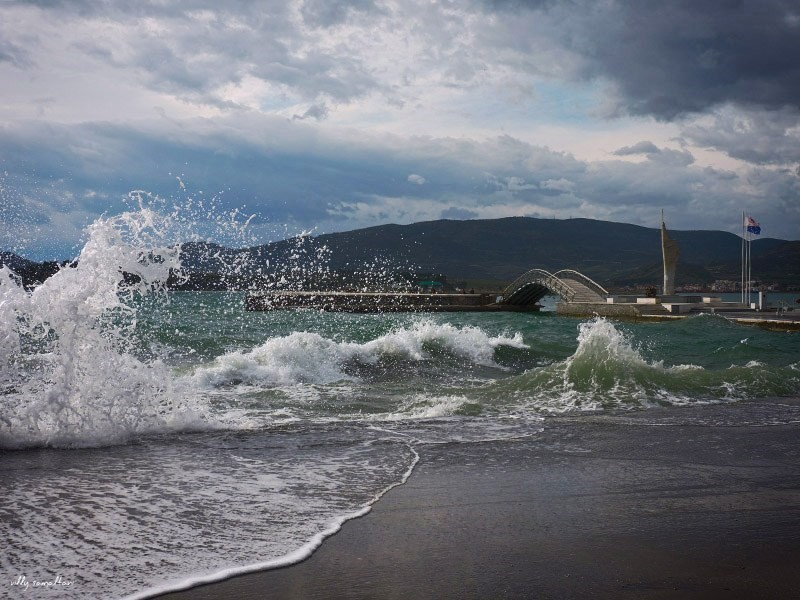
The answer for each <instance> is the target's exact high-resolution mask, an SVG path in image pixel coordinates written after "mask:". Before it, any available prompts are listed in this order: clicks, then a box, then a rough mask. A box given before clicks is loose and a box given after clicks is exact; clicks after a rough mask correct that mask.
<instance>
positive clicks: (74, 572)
mask: <svg viewBox="0 0 800 600" xmlns="http://www.w3.org/2000/svg"><path fill="white" fill-rule="evenodd" d="M95 234H96V235H95V236H94V237H92V241H95V242H97V244H96V246H97V253H96V254H94V253H93V250H92V248H93V247H92V246H91V243H90V244H87V248H88V250H87V249H85V250H84V252H85V256H82V260H81V262H80V265H79V268H78V269H67V270H65V271H64V272H62V273H59V274H58V275H56V276H55V277H53V278H51V279H50V280H48V282H47V283H46V284H45V285H44V286H42V287H40V288H37V290H36V291H35V292H33V293H32V294H31V293H28V292H25V291H24V290H22V289H21V288H19V287H18V286H17V285H16V283H15V281H14V279H13V275H12V274H10V273H9V272H8V271H7V270H4V271H3V272H2V273H0V324H1V325H2V329H1V330H0V351H1V352H2V353H3V361H2V366H0V369H2V371H0V447H2V450H0V475H1V476H0V532H2V535H3V538H4V540H7V541H6V543H5V544H4V547H3V549H2V550H0V568H1V569H2V572H3V574H4V577H5V579H6V581H4V582H3V583H2V584H0V598H18V597H22V595H21V594H22V592H21V590H22V582H24V581H27V582H29V583H30V582H33V581H39V582H50V581H52V582H55V581H58V583H57V584H54V585H53V586H51V587H50V588H48V595H49V596H51V597H59V598H86V597H97V598H122V597H146V596H148V595H152V594H153V593H156V592H157V591H159V590H166V589H175V588H179V587H183V586H187V585H191V584H193V583H197V582H200V581H204V580H213V579H215V578H220V577H223V576H227V575H230V574H232V573H236V572H242V571H246V570H251V569H255V568H263V567H269V566H275V565H278V564H286V563H291V562H294V561H297V560H299V559H301V558H303V557H304V556H307V555H308V553H309V552H311V551H312V550H313V549H314V548H315V547H316V546H317V545H318V544H319V543H321V541H322V540H323V539H324V537H325V536H327V535H330V534H331V533H333V532H335V531H336V529H337V528H338V527H339V526H340V524H341V523H342V522H343V521H344V520H346V519H348V518H352V517H353V516H355V515H359V514H363V513H364V511H366V510H368V509H369V507H370V506H371V505H372V504H373V503H374V502H376V501H378V499H379V497H380V495H381V494H383V493H384V492H385V491H386V490H387V489H390V488H391V487H392V486H394V485H398V484H401V483H402V482H403V481H405V479H406V478H407V477H408V476H409V475H410V474H411V473H412V472H413V468H414V465H415V464H416V461H417V458H418V456H419V454H420V452H421V451H422V450H423V449H424V447H425V446H426V445H428V444H443V443H450V444H471V443H479V442H481V441H484V440H509V441H511V440H516V439H520V438H526V437H535V436H537V435H540V434H541V432H542V431H543V430H545V429H547V427H548V420H549V419H552V418H553V417H554V416H557V415H570V416H571V417H574V418H575V419H584V418H596V417H597V416H598V415H611V416H620V415H622V416H624V415H628V414H632V411H635V412H636V413H637V414H639V413H645V414H652V415H653V419H654V420H657V421H658V422H659V423H662V424H676V423H678V424H680V423H683V424H692V423H695V424H696V423H699V422H701V419H706V420H708V419H712V420H716V421H722V422H725V423H727V424H731V425H735V424H736V423H737V422H739V423H741V422H745V421H746V422H747V423H748V424H753V423H755V424H758V425H764V426H769V425H775V424H780V423H787V422H797V421H798V420H800V411H798V408H797V405H796V403H793V402H789V401H788V400H787V399H795V398H797V397H798V396H800V334H798V333H779V332H770V331H764V330H761V329H758V328H755V327H747V326H742V325H737V324H735V323H731V322H729V321H727V320H725V319H724V318H722V317H719V316H698V317H692V318H689V319H686V320H682V321H677V322H667V323H633V322H617V321H611V320H606V319H599V318H595V319H575V318H567V317H558V316H556V315H555V314H553V313H547V312H545V313H541V314H530V313H527V314H521V313H456V314H433V315H425V314H391V315H380V314H372V315H370V314H367V315H363V314H359V315H354V314H343V313H325V312H318V311H310V310H302V311H283V312H264V313H253V312H245V311H244V309H243V307H244V297H243V294H241V293H217V292H184V293H158V292H156V293H153V292H149V291H148V290H152V289H153V288H157V287H158V286H157V285H156V284H157V282H158V281H159V279H160V278H162V279H163V278H164V276H165V274H166V273H167V269H168V268H169V267H170V260H171V259H170V257H169V256H167V259H163V260H159V261H153V262H152V264H149V263H147V261H143V259H142V254H141V252H139V249H138V247H136V246H132V247H131V246H129V245H126V244H124V243H117V242H114V238H113V236H111V234H110V233H109V231H108V230H107V229H104V228H103V227H99V228H98V231H96V232H95ZM100 234H103V235H100ZM98 237H99V238H100V240H99V241H98ZM111 242H114V243H111ZM164 253H165V254H168V253H167V251H166V250H165V252H164ZM172 258H173V259H175V260H177V257H172ZM137 265H138V266H137ZM173 266H174V265H173ZM121 268H123V269H125V270H128V271H131V270H134V269H137V268H138V269H140V271H141V273H142V275H143V282H142V284H141V285H142V287H140V288H139V289H138V290H136V292H135V293H129V291H126V289H125V288H120V287H118V286H117V283H118V280H119V278H120V269H121ZM145 292H147V293H145ZM698 407H719V410H716V409H715V411H714V412H711V413H709V412H707V411H706V412H703V411H700V412H698V410H697V409H698ZM753 407H757V410H754V409H753ZM648 411H649V412H648ZM709 415H711V416H709ZM20 578H23V579H20ZM15 582H16V583H15ZM65 582H69V585H66V584H65Z"/></svg>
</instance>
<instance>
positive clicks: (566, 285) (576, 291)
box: [501, 269, 608, 306]
mask: <svg viewBox="0 0 800 600" xmlns="http://www.w3.org/2000/svg"><path fill="white" fill-rule="evenodd" d="M547 294H556V295H557V296H558V297H559V298H561V299H562V300H563V301H565V302H605V301H606V297H608V291H606V289H605V288H604V287H603V286H601V285H600V284H599V283H597V282H596V281H593V280H592V279H590V278H589V277H587V276H586V275H584V274H583V273H580V272H578V271H575V270H573V269H562V270H560V271H557V272H556V273H550V272H549V271H545V270H544V269H531V270H530V271H528V272H527V273H524V274H523V275H520V276H519V277H517V279H515V280H514V281H513V282H512V283H511V285H509V286H508V287H507V288H506V289H505V290H504V291H503V299H502V301H501V304H510V305H513V306H529V305H532V304H535V303H537V302H538V301H539V300H541V299H542V298H544V297H545V296H546V295H547Z"/></svg>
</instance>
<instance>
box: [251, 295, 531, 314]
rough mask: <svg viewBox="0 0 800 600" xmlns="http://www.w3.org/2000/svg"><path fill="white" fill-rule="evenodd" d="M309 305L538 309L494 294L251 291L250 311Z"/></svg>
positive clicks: (320, 307)
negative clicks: (511, 301) (252, 292)
mask: <svg viewBox="0 0 800 600" xmlns="http://www.w3.org/2000/svg"><path fill="white" fill-rule="evenodd" d="M295 308H310V309H316V310H325V311H333V312H362V313H367V312H499V311H516V312H519V311H528V312H530V311H538V310H539V309H540V308H541V307H540V306H539V305H538V304H536V305H527V306H512V305H508V304H500V303H498V297H497V296H496V295H494V294H424V293H422V294H418V293H409V292H315V291H309V292H296V291H276V292H267V293H260V294H250V295H248V296H247V298H246V300H245V309H246V310H249V311H265V310H283V309H295Z"/></svg>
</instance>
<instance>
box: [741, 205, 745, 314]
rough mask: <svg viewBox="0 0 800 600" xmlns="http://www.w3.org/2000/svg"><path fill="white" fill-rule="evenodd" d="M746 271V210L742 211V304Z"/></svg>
mask: <svg viewBox="0 0 800 600" xmlns="http://www.w3.org/2000/svg"><path fill="white" fill-rule="evenodd" d="M744 273H745V253H744V211H742V273H741V275H742V290H741V298H742V304H744Z"/></svg>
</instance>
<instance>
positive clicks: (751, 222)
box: [744, 217, 761, 235]
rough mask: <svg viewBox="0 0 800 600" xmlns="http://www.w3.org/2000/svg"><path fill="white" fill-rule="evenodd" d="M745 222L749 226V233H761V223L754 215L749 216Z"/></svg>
mask: <svg viewBox="0 0 800 600" xmlns="http://www.w3.org/2000/svg"><path fill="white" fill-rule="evenodd" d="M744 224H745V226H746V227H747V233H752V234H753V235H761V225H759V224H758V221H756V220H755V219H754V218H753V217H747V219H746V220H745V222H744Z"/></svg>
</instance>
